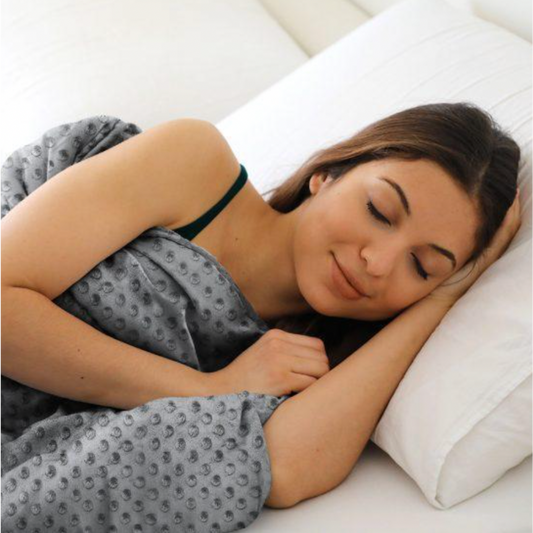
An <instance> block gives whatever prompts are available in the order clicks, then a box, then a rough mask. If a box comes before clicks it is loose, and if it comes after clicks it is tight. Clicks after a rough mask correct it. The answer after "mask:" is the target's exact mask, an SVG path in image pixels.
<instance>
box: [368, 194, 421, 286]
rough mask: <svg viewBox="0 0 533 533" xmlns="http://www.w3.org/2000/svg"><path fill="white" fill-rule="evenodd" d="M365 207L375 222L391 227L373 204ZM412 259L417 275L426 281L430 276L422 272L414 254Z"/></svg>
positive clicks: (370, 203) (369, 203)
mask: <svg viewBox="0 0 533 533" xmlns="http://www.w3.org/2000/svg"><path fill="white" fill-rule="evenodd" d="M366 206H367V209H368V211H370V214H371V215H372V216H373V217H374V218H375V219H377V220H379V221H380V222H383V223H384V224H387V225H389V226H392V224H391V222H390V221H389V220H388V219H387V218H386V217H384V216H383V215H382V214H381V213H380V212H379V211H378V210H377V209H376V207H375V206H374V204H373V203H372V202H367V204H366ZM411 255H412V256H413V258H414V265H415V269H416V271H417V273H418V275H419V276H420V277H421V278H423V279H424V280H426V281H427V279H428V278H429V277H430V275H429V274H428V273H427V272H426V271H425V270H424V268H423V267H422V265H421V264H420V261H419V260H418V258H417V257H416V255H415V254H411Z"/></svg>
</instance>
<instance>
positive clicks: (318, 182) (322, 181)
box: [309, 172, 333, 195]
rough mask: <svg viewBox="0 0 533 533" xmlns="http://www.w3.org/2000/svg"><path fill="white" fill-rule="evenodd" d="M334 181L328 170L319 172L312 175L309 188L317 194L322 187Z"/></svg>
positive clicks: (312, 192) (313, 193)
mask: <svg viewBox="0 0 533 533" xmlns="http://www.w3.org/2000/svg"><path fill="white" fill-rule="evenodd" d="M332 181H333V178H332V177H331V176H329V175H328V174H327V173H326V172H317V173H315V174H313V175H312V176H311V179H310V180H309V190H310V191H311V194H312V195H316V194H317V193H318V191H320V190H321V189H322V187H325V186H327V185H328V184H329V183H331V182H332Z"/></svg>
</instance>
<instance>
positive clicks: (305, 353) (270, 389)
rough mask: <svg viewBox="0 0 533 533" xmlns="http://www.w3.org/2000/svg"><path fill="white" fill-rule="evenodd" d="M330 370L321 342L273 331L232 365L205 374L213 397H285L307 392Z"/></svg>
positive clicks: (279, 330)
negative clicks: (252, 394)
mask: <svg viewBox="0 0 533 533" xmlns="http://www.w3.org/2000/svg"><path fill="white" fill-rule="evenodd" d="M329 370H330V368H329V360H328V357H327V355H326V350H325V348H324V342H323V341H322V340H321V339H318V338H316V337H309V336H306V335H299V334H296V333H289V332H286V331H283V330H281V329H271V330H269V331H267V332H266V333H265V334H264V335H263V336H262V337H261V338H260V339H259V340H258V341H257V342H256V343H255V344H252V346H250V347H249V348H248V349H247V350H245V351H244V352H243V353H242V354H241V355H239V356H238V357H237V358H236V359H234V360H233V361H232V362H231V363H230V364H229V365H228V366H226V367H224V368H222V369H221V370H218V371H217V372H212V373H210V374H205V375H206V376H208V379H210V380H211V383H212V388H213V390H214V392H213V394H215V393H216V394H231V393H234V392H240V391H243V390H247V391H249V392H255V393H258V394H272V395H273V396H283V395H285V394H290V393H291V392H293V391H294V392H300V391H302V390H304V389H305V388H307V387H309V385H312V384H313V383H315V382H316V381H317V379H319V378H321V377H322V376H323V375H324V374H326V373H327V372H329Z"/></svg>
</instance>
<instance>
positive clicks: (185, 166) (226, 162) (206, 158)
mask: <svg viewBox="0 0 533 533" xmlns="http://www.w3.org/2000/svg"><path fill="white" fill-rule="evenodd" d="M169 124H170V123H169ZM168 140H169V143H170V144H171V145H172V144H174V143H175V147H174V148H168V147H167V149H166V150H165V153H166V155H165V157H167V158H168V164H169V165H170V166H171V167H173V170H172V171H171V172H170V173H169V174H168V179H169V190H171V191H172V192H171V193H170V199H171V201H173V202H174V206H175V207H174V208H173V209H172V208H171V209H170V218H169V219H167V221H166V223H164V224H162V225H164V226H167V227H173V228H174V227H179V226H182V225H185V224H186V223H187V222H188V221H190V220H191V218H192V219H194V218H196V216H198V214H199V213H203V212H204V211H205V210H207V209H209V208H210V207H211V206H212V205H213V203H214V202H215V201H216V200H218V199H219V198H220V197H221V196H223V195H224V194H225V193H226V192H227V190H228V188H229V187H230V186H231V185H232V184H233V182H234V181H235V179H236V178H237V176H238V175H239V173H240V164H239V161H238V159H237V157H236V156H235V154H234V153H233V150H232V148H231V146H230V145H229V143H228V141H227V139H226V138H225V137H224V135H223V134H222V133H221V132H220V130H219V129H218V128H217V127H216V126H215V125H214V124H212V123H211V122H208V121H205V120H200V119H179V120H177V121H173V125H170V127H169V138H168ZM184 143H185V144H186V148H187V149H186V150H182V149H179V145H180V144H184Z"/></svg>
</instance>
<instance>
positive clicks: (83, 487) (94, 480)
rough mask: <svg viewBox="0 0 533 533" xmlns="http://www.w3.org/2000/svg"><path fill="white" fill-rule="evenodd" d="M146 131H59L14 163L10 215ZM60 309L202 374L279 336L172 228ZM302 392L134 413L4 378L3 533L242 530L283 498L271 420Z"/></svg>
mask: <svg viewBox="0 0 533 533" xmlns="http://www.w3.org/2000/svg"><path fill="white" fill-rule="evenodd" d="M140 132H141V130H140V128H139V127H138V126H136V125H135V124H131V123H129V124H128V123H126V122H124V121H122V120H120V119H118V118H115V117H109V116H95V117H88V118H85V119H82V120H80V121H78V122H76V123H69V124H62V125H59V126H56V127H53V128H51V129H49V130H48V131H46V132H45V133H44V134H43V135H42V136H41V137H40V138H39V139H37V140H36V141H34V142H32V143H30V144H27V145H25V146H24V147H21V148H19V149H17V150H16V151H15V152H14V153H13V154H12V155H11V156H10V157H9V158H8V159H7V160H6V161H5V162H4V164H3V166H2V217H3V216H5V215H6V214H7V213H8V212H9V211H10V210H11V209H13V207H15V206H16V205H17V204H18V203H19V202H21V201H23V200H24V198H26V197H27V196H28V195H29V194H31V193H32V192H33V191H35V190H36V189H37V188H38V187H39V186H40V185H43V184H44V183H46V181H47V180H49V179H52V178H53V177H54V176H55V175H56V174H58V173H59V172H60V171H61V170H63V169H64V168H66V167H68V166H70V165H73V164H75V163H77V162H79V161H82V160H84V159H87V158H89V157H91V156H93V155H95V154H98V153H100V152H102V151H104V150H107V149H109V148H111V147H113V146H115V145H116V144H118V143H120V142H122V141H124V140H126V139H128V138H129V137H131V136H133V135H137V134H138V133H140ZM54 303H56V304H57V305H59V306H60V307H61V308H62V309H64V310H65V311H67V312H69V313H71V314H72V315H74V316H75V317H77V318H79V319H81V320H83V321H85V322H86V323H87V324H89V325H91V326H93V327H94V328H96V329H98V330H99V331H101V332H103V333H104V334H106V335H109V336H112V337H114V338H116V339H118V340H121V341H123V342H126V343H128V344H131V345H134V346H136V347H138V348H141V349H144V350H147V351H150V352H152V353H155V354H157V355H160V356H162V357H166V358H168V359H173V360H175V361H178V362H180V363H184V364H186V365H188V366H190V367H192V368H195V369H197V370H200V371H202V372H213V371H216V370H219V369H221V368H223V367H224V366H226V365H227V364H229V363H230V362H231V361H232V360H234V359H235V358H236V357H237V356H238V355H239V354H240V353H242V352H243V351H244V350H245V349H246V348H248V347H249V346H250V345H252V344H253V343H254V342H256V341H257V340H258V339H259V338H260V337H261V336H262V335H263V334H264V333H265V332H266V331H267V330H268V326H267V325H266V323H265V322H264V321H263V320H262V319H261V318H260V317H259V316H258V315H257V314H256V312H255V310H254V309H253V308H252V307H251V304H250V303H249V302H248V301H247V300H246V299H245V297H244V295H243V294H242V293H241V291H240V290H239V288H238V287H237V285H236V284H235V282H234V281H233V279H232V278H231V277H230V275H229V273H228V272H227V271H226V270H225V268H224V267H223V266H222V265H221V264H219V263H218V262H217V260H216V258H215V257H213V256H212V255H211V254H209V253H208V252H207V251H206V250H204V249H203V248H200V247H198V246H196V245H194V244H193V243H191V242H190V241H188V240H187V239H185V238H183V237H181V236H180V235H178V234H177V233H175V232H173V231H170V230H167V229H165V228H162V227H156V228H151V229H149V230H148V231H146V232H144V233H143V234H141V235H140V236H139V237H138V238H136V239H135V240H134V241H132V242H131V243H129V244H128V245H127V246H125V247H124V248H122V249H120V250H118V251H117V252H115V253H113V254H112V255H110V256H109V257H107V258H106V259H105V260H104V261H102V262H101V263H100V264H98V265H97V266H96V267H94V268H93V269H92V270H91V271H90V272H89V273H88V274H87V275H85V276H84V277H83V278H81V279H80V280H79V281H77V282H76V283H75V284H74V285H73V286H72V287H70V288H69V289H68V290H67V291H65V292H64V293H63V294H61V295H60V296H58V297H57V298H56V299H55V300H54ZM288 397H289V396H282V397H275V396H270V395H260V394H255V393H253V394H252V393H249V392H248V391H242V392H240V393H238V394H229V395H220V396H209V397H173V398H160V399H157V400H154V401H151V402H148V403H146V404H144V405H141V406H139V407H137V408H135V409H129V410H120V409H114V408H107V407H102V406H94V405H90V404H85V403H82V402H75V401H72V400H69V399H65V398H60V397H57V396H53V395H50V394H47V393H44V392H42V391H38V390H35V389H33V388H31V387H28V386H26V385H23V384H20V383H17V382H15V381H13V380H11V379H8V378H7V377H4V376H2V531H4V532H5V533H9V532H12V531H19V530H22V529H25V530H27V531H30V530H31V531H33V530H34V528H41V529H40V530H42V531H44V530H46V531H56V532H58V533H61V532H68V533H74V532H80V533H81V532H82V531H83V532H84V533H86V532H87V531H94V532H96V531H102V532H103V531H105V532H121V533H122V532H129V531H131V532H140V531H154V532H155V531H158V532H159V531H161V532H163V531H168V532H170V531H172V532H178V531H183V532H185V531H187V532H191V531H195V532H198V533H200V532H206V533H207V532H210V533H213V532H222V531H235V530H236V529H241V528H243V527H245V526H247V525H248V524H250V523H251V522H252V521H254V520H255V519H256V518H257V516H258V515H259V513H260V511H261V509H262V507H263V505H264V502H265V500H266V499H267V497H268V494H269V492H270V488H271V482H272V477H271V467H270V460H269V455H268V450H267V448H266V443H265V438H264V433H263V430H262V426H263V425H264V424H265V423H266V421H267V420H268V419H269V417H270V416H271V414H272V413H273V411H274V410H275V409H276V407H277V406H278V405H279V404H280V403H281V402H283V401H284V400H285V399H287V398H288ZM88 527H90V528H92V529H86V528H88Z"/></svg>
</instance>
